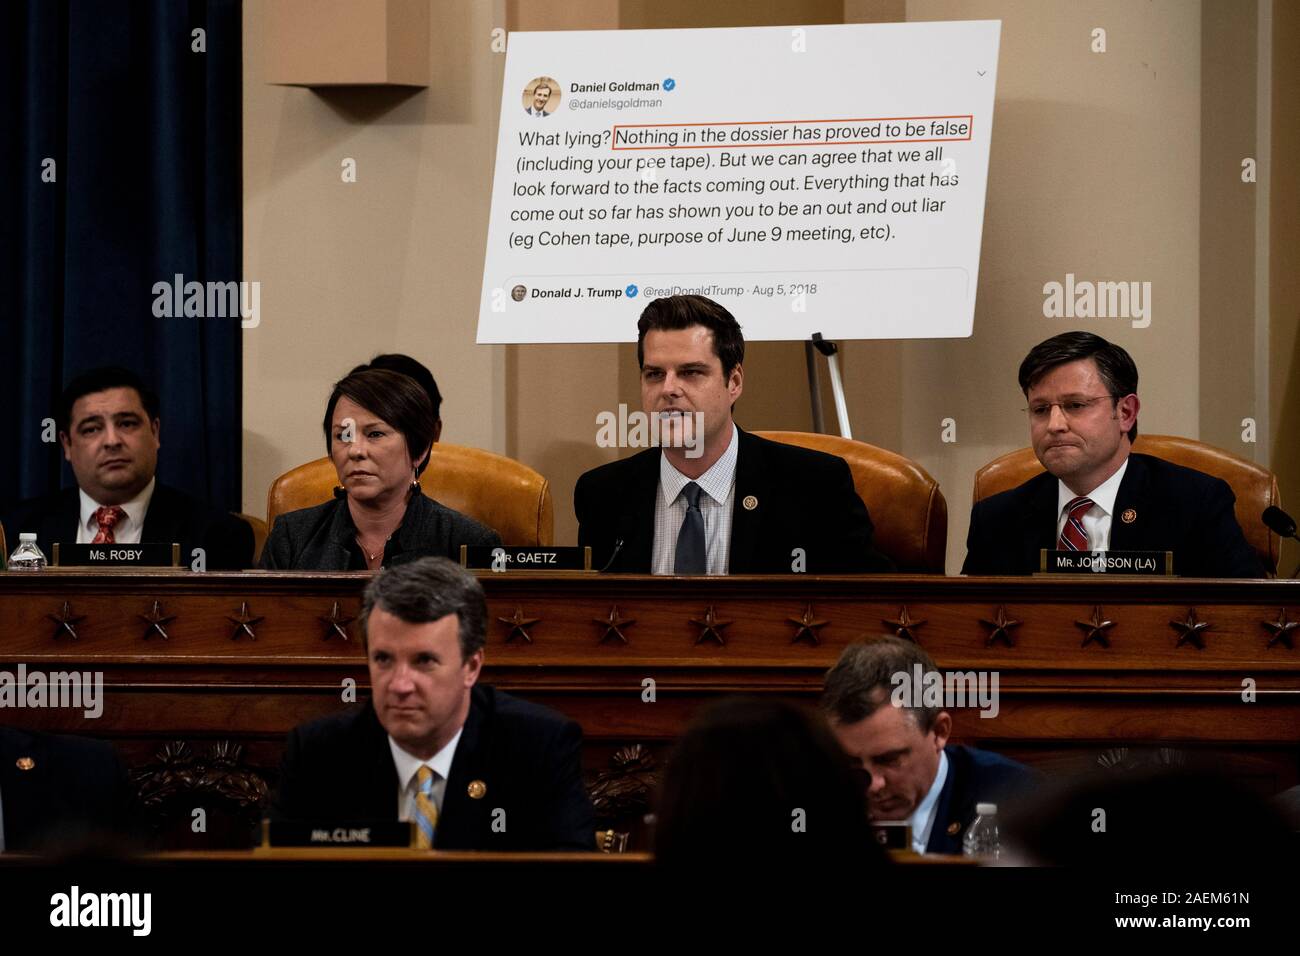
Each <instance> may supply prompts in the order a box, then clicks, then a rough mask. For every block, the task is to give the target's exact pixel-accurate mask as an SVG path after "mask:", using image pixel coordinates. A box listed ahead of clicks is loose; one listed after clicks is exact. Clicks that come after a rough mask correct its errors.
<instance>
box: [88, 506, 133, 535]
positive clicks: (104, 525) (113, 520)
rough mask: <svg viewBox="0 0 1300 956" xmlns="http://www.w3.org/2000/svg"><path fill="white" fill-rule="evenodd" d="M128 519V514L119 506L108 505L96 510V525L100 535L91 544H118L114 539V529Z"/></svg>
mask: <svg viewBox="0 0 1300 956" xmlns="http://www.w3.org/2000/svg"><path fill="white" fill-rule="evenodd" d="M125 517H126V512H125V511H123V510H122V509H121V508H119V507H118V506H117V505H108V506H104V507H100V508H96V509H95V524H97V525H98V526H99V534H97V535H95V538H94V540H93V541H91V542H90V543H91V544H117V541H116V540H114V538H113V529H114V528H115V527H117V524H118V522H119V521H121V520H122V519H123V518H125Z"/></svg>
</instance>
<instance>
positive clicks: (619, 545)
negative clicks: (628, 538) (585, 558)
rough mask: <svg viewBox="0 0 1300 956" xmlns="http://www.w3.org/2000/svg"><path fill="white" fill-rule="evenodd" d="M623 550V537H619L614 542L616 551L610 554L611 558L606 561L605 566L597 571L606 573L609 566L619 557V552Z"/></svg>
mask: <svg viewBox="0 0 1300 956" xmlns="http://www.w3.org/2000/svg"><path fill="white" fill-rule="evenodd" d="M622 550H623V539H622V538H619V539H618V540H616V541H615V542H614V553H613V554H611V555H610V556H609V560H608V561H606V562H605V566H604V567H603V568H601V569H600V570H599V571H597V572H596V573H597V574H604V573H605V572H606V571H608V570H609V566H610V565H611V564H613V563H614V559H615V558H617V557H618V553H619V552H620V551H622Z"/></svg>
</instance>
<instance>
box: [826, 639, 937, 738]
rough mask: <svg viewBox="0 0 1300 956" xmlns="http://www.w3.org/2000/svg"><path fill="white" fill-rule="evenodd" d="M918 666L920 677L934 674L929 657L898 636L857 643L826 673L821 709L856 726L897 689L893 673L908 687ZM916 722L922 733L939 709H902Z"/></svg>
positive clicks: (835, 718)
mask: <svg viewBox="0 0 1300 956" xmlns="http://www.w3.org/2000/svg"><path fill="white" fill-rule="evenodd" d="M917 664H920V665H921V678H922V680H924V679H925V675H926V674H929V673H931V672H935V673H937V672H938V671H939V668H937V667H935V665H934V661H932V660H931V659H930V655H929V654H927V653H926V652H925V651H923V650H921V648H920V646H919V645H917V644H913V643H912V642H911V641H907V640H904V639H903V638H901V637H881V638H876V639H874V640H869V641H858V642H856V643H854V644H850V645H849V646H848V647H846V648H844V653H842V654H840V659H839V660H838V661H836V662H835V666H834V667H832V668H831V669H830V670H829V671H827V672H826V684H825V687H824V689H823V690H822V698H821V709H822V711H823V712H824V713H825V714H826V715H827V716H828V717H829V718H830V719H831V720H833V721H835V722H837V723H841V724H856V723H857V722H858V721H860V720H865V719H866V718H868V717H870V716H871V715H872V714H874V713H875V712H876V711H877V710H879V709H880V708H881V707H883V706H885V705H886V704H890V705H891V706H892V704H891V700H890V698H891V696H892V694H893V691H894V688H895V687H896V686H897V679H896V678H895V677H894V675H895V674H904V675H906V677H907V681H908V683H909V684H911V682H912V679H913V675H914V674H915V668H916V665H917ZM905 709H906V710H907V711H908V712H909V713H910V714H911V715H912V719H913V720H915V721H916V725H917V727H919V728H920V729H921V732H922V733H926V732H928V731H929V730H930V728H931V727H933V726H934V721H935V719H936V718H937V717H938V716H939V711H940V709H941V708H938V707H924V706H918V707H908V708H905Z"/></svg>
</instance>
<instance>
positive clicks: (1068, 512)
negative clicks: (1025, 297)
mask: <svg viewBox="0 0 1300 956" xmlns="http://www.w3.org/2000/svg"><path fill="white" fill-rule="evenodd" d="M1019 377H1020V388H1021V390H1022V391H1023V392H1024V394H1025V398H1026V399H1027V400H1028V409H1027V412H1028V415H1029V438H1030V442H1031V443H1032V445H1033V447H1034V455H1035V456H1036V457H1037V458H1038V460H1039V462H1041V463H1042V465H1043V467H1044V468H1046V469H1047V472H1046V474H1042V475H1038V476H1036V477H1034V478H1031V479H1030V480H1029V481H1027V482H1025V483H1024V484H1023V485H1020V486H1019V487H1018V488H1012V489H1011V490H1010V491H1004V492H1002V493H1001V494H997V495H992V496H990V497H988V498H986V499H984V500H983V501H979V502H976V504H975V506H974V507H973V508H972V509H971V520H970V533H969V535H968V536H967V539H966V562H965V563H964V564H963V565H962V573H963V574H1031V573H1032V572H1034V571H1036V570H1037V569H1038V567H1039V552H1040V551H1041V550H1042V549H1044V548H1046V549H1048V550H1078V551H1106V550H1117V551H1172V552H1173V554H1174V573H1175V574H1179V575H1182V576H1185V577H1227V578H1259V577H1263V576H1264V569H1263V567H1262V566H1261V564H1260V561H1259V558H1258V556H1257V555H1256V554H1255V551H1254V549H1252V548H1251V546H1250V545H1249V544H1248V543H1247V542H1246V538H1245V536H1244V535H1243V534H1242V532H1241V526H1240V525H1238V524H1237V519H1236V516H1235V515H1234V513H1233V503H1234V502H1235V500H1236V499H1235V498H1234V496H1233V494H1232V489H1231V488H1229V487H1228V484H1227V482H1225V481H1223V480H1221V479H1219V478H1214V477H1211V476H1210V475H1207V474H1204V473H1202V472H1199V471H1195V470H1193V469H1191V468H1184V467H1182V466H1180V465H1175V464H1172V463H1170V462H1167V461H1164V460H1163V459H1160V458H1153V457H1151V456H1150V455H1141V454H1136V453H1134V452H1133V450H1132V449H1133V441H1134V440H1135V439H1136V438H1137V418H1138V408H1139V407H1140V405H1141V402H1140V401H1139V400H1138V397H1137V385H1138V372H1137V366H1136V365H1134V364H1133V359H1132V357H1131V356H1130V355H1129V354H1128V352H1126V351H1124V349H1122V348H1120V347H1119V346H1118V345H1114V344H1112V343H1110V342H1107V341H1106V340H1105V339H1103V338H1101V337H1100V336H1097V335H1093V334H1092V333H1090V332H1065V333H1063V334H1061V335H1057V336H1053V337H1052V338H1050V339H1048V340H1047V341H1046V342H1042V343H1040V344H1039V345H1036V346H1034V348H1033V349H1031V350H1030V352H1029V354H1028V355H1027V356H1025V360H1024V361H1023V362H1021V363H1020V376H1019Z"/></svg>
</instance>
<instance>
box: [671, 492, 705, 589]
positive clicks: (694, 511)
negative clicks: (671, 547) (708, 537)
mask: <svg viewBox="0 0 1300 956" xmlns="http://www.w3.org/2000/svg"><path fill="white" fill-rule="evenodd" d="M703 491H704V489H703V488H701V487H700V486H699V485H697V484H696V483H695V482H693V481H690V482H687V484H686V487H685V488H683V489H682V494H684V495H685V496H686V520H684V521H683V522H682V530H681V531H679V532H678V533H677V555H676V556H675V557H674V559H673V573H674V574H705V573H707V571H708V564H707V562H706V560H705V551H704V513H703V512H701V511H700V495H701V494H702V493H703Z"/></svg>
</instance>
